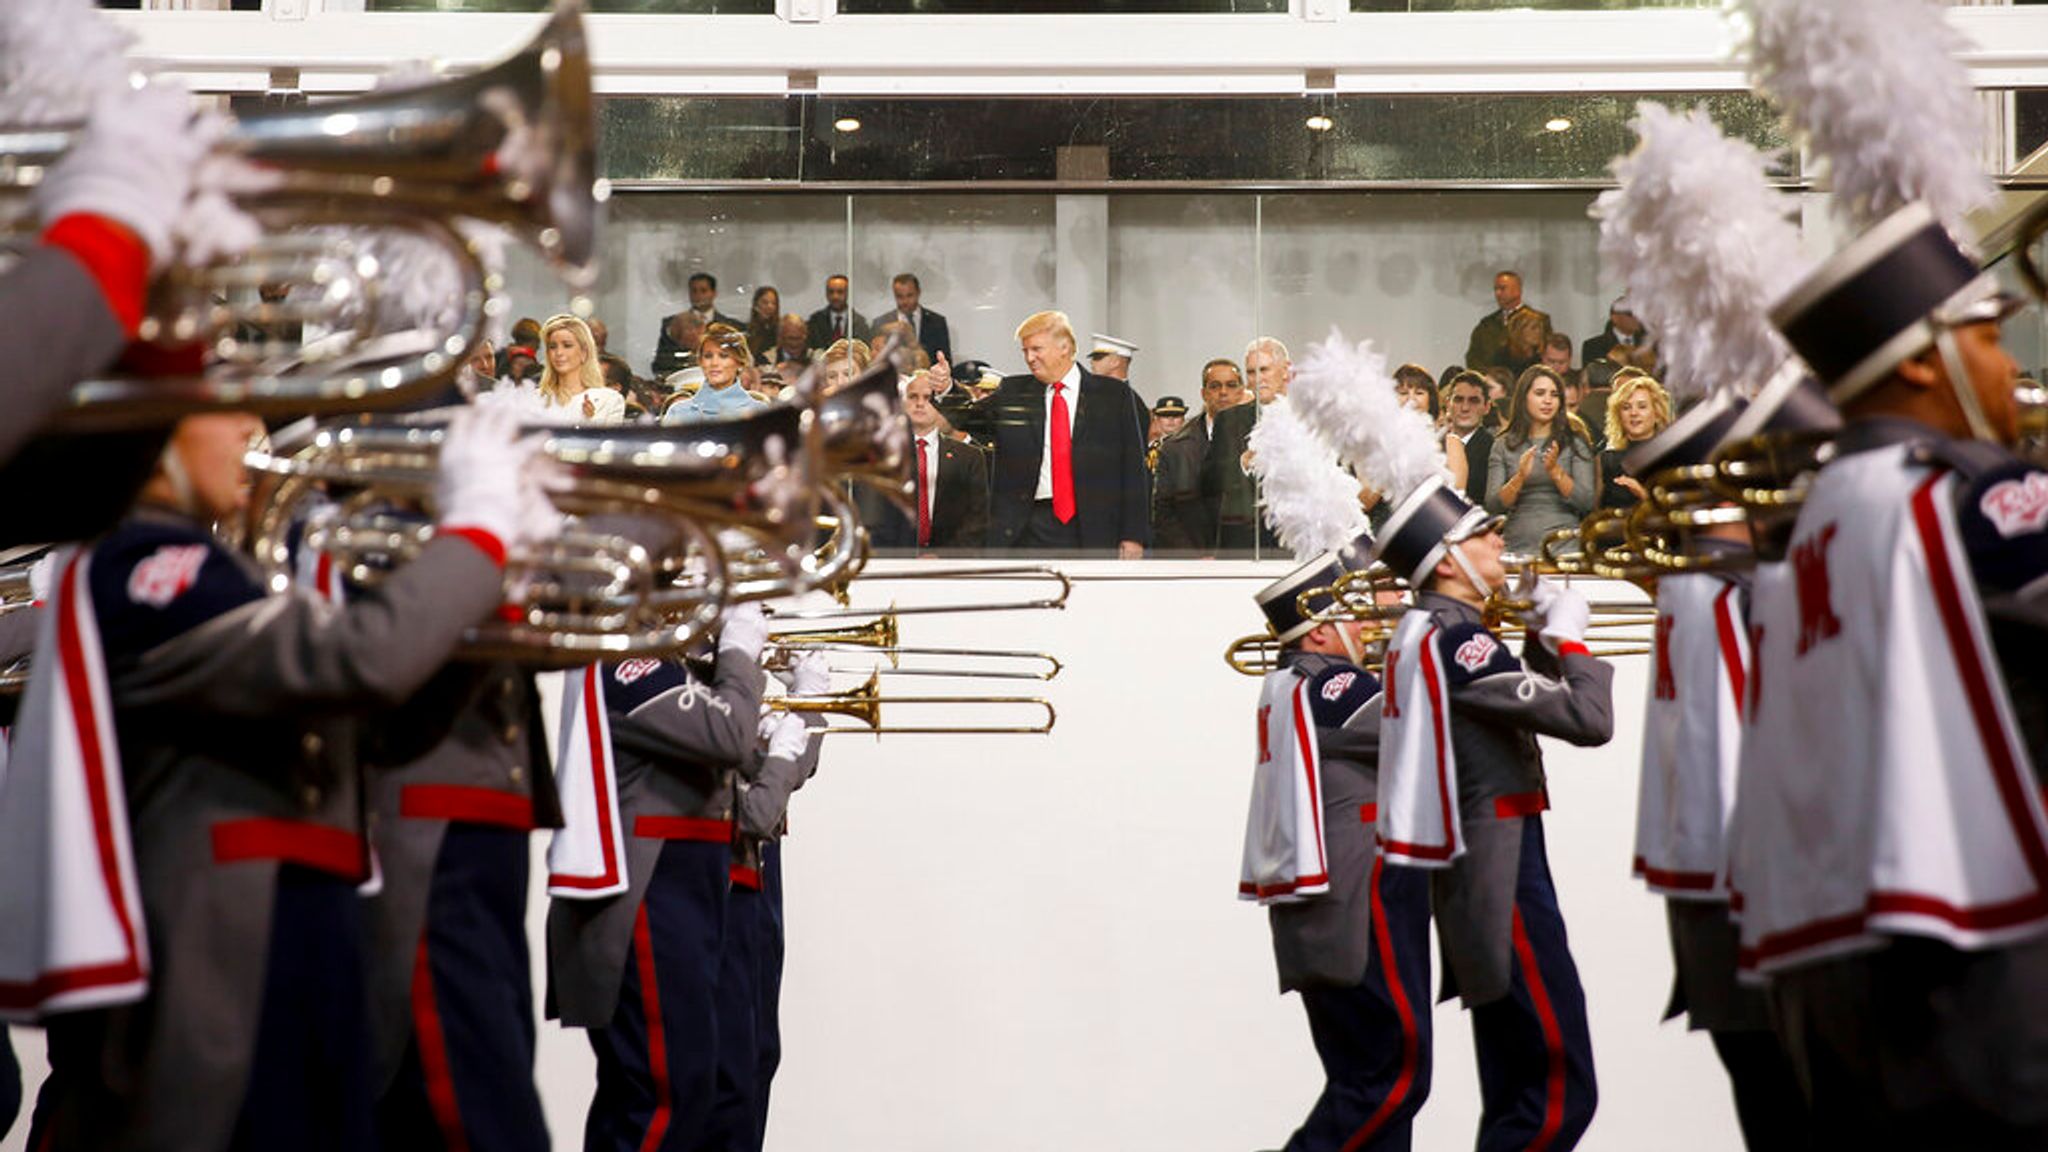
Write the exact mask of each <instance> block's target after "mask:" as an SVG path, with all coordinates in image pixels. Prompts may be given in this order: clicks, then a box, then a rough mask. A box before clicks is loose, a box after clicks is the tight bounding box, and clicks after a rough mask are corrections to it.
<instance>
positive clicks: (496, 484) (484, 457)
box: [434, 408, 560, 551]
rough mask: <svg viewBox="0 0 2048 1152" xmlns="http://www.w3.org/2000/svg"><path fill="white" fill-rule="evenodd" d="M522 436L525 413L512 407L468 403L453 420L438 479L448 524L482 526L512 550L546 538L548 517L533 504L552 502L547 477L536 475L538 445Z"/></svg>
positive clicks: (437, 501) (437, 495) (443, 521)
mask: <svg viewBox="0 0 2048 1152" xmlns="http://www.w3.org/2000/svg"><path fill="white" fill-rule="evenodd" d="M518 436H519V418H518V416H516V415H515V414H514V413H513V412H512V411H510V410H509V409H506V408H464V409H461V410H460V411H458V412H456V413H455V415H454V417H453V418H452V419H450V420H449V421H448V432H447V435H446V436H444V437H443V438H442V440H441V471H440V475H439V477H438V478H437V479H436V480H435V482H434V506H435V507H436V508H438V509H439V510H440V513H441V518H440V520H439V523H440V525H441V526H442V527H446V528H479V529H482V530H483V531H485V532H489V533H490V534H491V535H493V536H496V537H497V538H498V542H499V543H500V544H503V545H504V546H505V548H506V550H507V551H510V550H511V549H512V548H513V547H514V546H516V545H519V544H523V543H529V542H531V541H533V540H536V539H545V538H546V535H545V532H544V527H545V524H546V522H547V519H548V517H547V516H546V515H544V514H542V513H541V512H540V511H538V510H537V509H536V508H534V507H533V503H534V501H536V500H538V501H540V502H542V503H546V501H547V495H546V491H545V490H544V489H543V488H542V483H543V482H542V481H541V480H540V479H537V478H536V477H535V476H534V475H532V473H533V472H536V471H539V469H537V468H536V467H535V465H536V463H537V461H535V460H534V458H533V457H534V450H535V448H537V447H538V444H537V443H536V442H535V441H533V440H525V441H522V440H520V439H519V438H518ZM549 508H550V510H551V509H552V505H550V506H549ZM554 520H555V522H557V523H559V520H560V517H559V516H556V517H554ZM536 533H540V534H538V535H537V534H536Z"/></svg>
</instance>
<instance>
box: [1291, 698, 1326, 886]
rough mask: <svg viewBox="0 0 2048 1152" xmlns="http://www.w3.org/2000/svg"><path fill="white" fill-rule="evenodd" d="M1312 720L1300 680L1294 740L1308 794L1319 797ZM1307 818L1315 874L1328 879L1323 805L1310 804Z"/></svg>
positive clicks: (1296, 700)
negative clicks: (1313, 843) (1312, 832)
mask: <svg viewBox="0 0 2048 1152" xmlns="http://www.w3.org/2000/svg"><path fill="white" fill-rule="evenodd" d="M1313 724H1314V722H1313V721H1312V720H1311V719H1310V718H1309V713H1308V682H1307V681H1306V680H1304V681H1302V682H1301V683H1300V684H1297V685H1295V688H1294V742H1295V744H1296V746H1297V748H1298V753H1299V755H1300V757H1301V770H1302V772H1303V773H1304V774H1305V775H1306V776H1307V777H1308V787H1309V795H1311V796H1316V797H1321V795H1322V791H1321V788H1320V786H1319V785H1318V784H1317V783H1316V745H1315V728H1314V726H1313ZM1309 819H1310V820H1311V821H1312V822H1313V823H1314V825H1315V830H1316V875H1317V876H1320V877H1323V878H1324V879H1328V877H1329V872H1330V863H1329V861H1327V860H1325V859H1323V806H1322V805H1321V804H1320V803H1317V804H1313V805H1311V806H1310V811H1309Z"/></svg>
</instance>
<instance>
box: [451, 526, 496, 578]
mask: <svg viewBox="0 0 2048 1152" xmlns="http://www.w3.org/2000/svg"><path fill="white" fill-rule="evenodd" d="M436 535H440V536H453V537H455V538H457V539H459V540H467V541H469V542H470V543H471V544H474V545H476V548H477V551H479V552H482V553H483V554H484V555H486V556H488V557H490V558H491V563H493V564H496V565H497V566H498V567H500V568H503V567H504V566H505V542H504V541H503V540H500V539H498V537H497V535H496V534H495V533H492V532H487V531H485V530H484V529H482V528H442V529H440V530H438V531H437V533H436Z"/></svg>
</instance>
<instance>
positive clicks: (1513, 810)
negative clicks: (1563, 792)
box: [1493, 788, 1550, 820]
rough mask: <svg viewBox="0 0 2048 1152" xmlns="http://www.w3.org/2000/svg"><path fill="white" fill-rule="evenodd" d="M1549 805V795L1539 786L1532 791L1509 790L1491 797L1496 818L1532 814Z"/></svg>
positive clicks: (1507, 818) (1506, 818) (1503, 818)
mask: <svg viewBox="0 0 2048 1152" xmlns="http://www.w3.org/2000/svg"><path fill="white" fill-rule="evenodd" d="M1549 807H1550V797H1549V796H1548V795H1546V794H1545V793H1544V791H1543V790H1542V789H1541V788H1538V789H1537V790H1536V791H1534V792H1511V793H1509V794H1508V795H1506V796H1495V797H1494V798H1493V815H1494V819H1496V820H1512V819H1514V818H1515V817H1517V816H1534V815H1536V814H1537V813H1538V812H1541V811H1543V810H1545V809H1547V808H1549Z"/></svg>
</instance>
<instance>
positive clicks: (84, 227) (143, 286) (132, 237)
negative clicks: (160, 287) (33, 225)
mask: <svg viewBox="0 0 2048 1152" xmlns="http://www.w3.org/2000/svg"><path fill="white" fill-rule="evenodd" d="M43 243H45V244H48V245H50V246H51V247H54V248H62V249H64V250H65V251H66V252H69V253H70V254H71V255H72V256H73V257H75V258H77V260H78V262H79V263H80V264H83V265H84V266H85V271H86V274H87V275H89V276H91V277H92V278H93V282H94V283H95V284H98V285H99V289H100V296H101V297H102V298H103V299H105V300H106V302H107V310H108V311H110V312H112V313H113V314H114V319H115V320H117V321H119V322H120V324H121V331H122V332H123V333H124V334H126V335H127V336H128V338H129V339H131V340H132V339H134V338H135V331H136V329H138V328H140V327H141V326H142V305H143V302H144V300H145V298H146V297H147V296H148V294H149V248H148V246H146V245H145V244H143V242H142V238H141V237H140V236H137V235H136V234H135V233H133V232H131V231H129V230H128V226H127V225H125V224H122V223H121V222H120V221H118V220H110V219H108V218H107V217H105V216H95V215H92V214H91V213H87V212H74V213H72V214H71V215H69V216H64V217H61V218H59V219H58V220H57V221H56V222H55V223H53V224H51V225H50V226H49V227H48V228H46V229H44V230H43Z"/></svg>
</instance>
